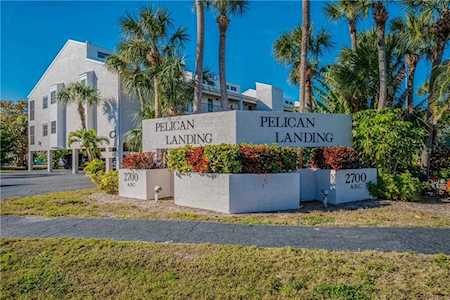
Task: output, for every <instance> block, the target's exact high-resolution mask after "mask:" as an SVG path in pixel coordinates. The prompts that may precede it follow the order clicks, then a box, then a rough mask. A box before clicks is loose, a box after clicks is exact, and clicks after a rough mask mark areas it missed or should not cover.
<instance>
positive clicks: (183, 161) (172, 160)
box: [167, 146, 192, 173]
mask: <svg viewBox="0 0 450 300" xmlns="http://www.w3.org/2000/svg"><path fill="white" fill-rule="evenodd" d="M191 148H192V147H191V146H184V147H181V148H177V149H172V150H169V152H168V153H167V167H168V168H169V169H171V170H177V171H178V172H180V173H189V172H191V171H192V167H191V166H190V165H189V164H188V162H187V153H188V152H189V150H190V149H191Z"/></svg>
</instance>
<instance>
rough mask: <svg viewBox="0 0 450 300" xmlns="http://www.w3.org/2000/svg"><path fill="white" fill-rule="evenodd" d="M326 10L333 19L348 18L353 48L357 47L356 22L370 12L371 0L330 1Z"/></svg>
mask: <svg viewBox="0 0 450 300" xmlns="http://www.w3.org/2000/svg"><path fill="white" fill-rule="evenodd" d="M325 12H326V14H327V16H328V17H329V18H331V19H332V20H335V21H337V20H339V19H341V18H344V19H346V20H347V23H348V29H349V32H350V40H351V42H352V49H353V50H354V49H356V47H357V33H356V24H357V23H358V20H359V19H361V18H365V17H367V14H368V12H369V1H367V0H340V1H337V2H331V3H328V4H327V6H326V7H325Z"/></svg>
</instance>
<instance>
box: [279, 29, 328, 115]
mask: <svg viewBox="0 0 450 300" xmlns="http://www.w3.org/2000/svg"><path fill="white" fill-rule="evenodd" d="M301 40H302V28H301V27H297V28H295V29H294V30H292V31H290V32H287V33H283V34H282V35H281V36H280V37H279V38H278V39H277V40H276V41H275V43H274V46H273V48H274V52H275V57H276V59H277V60H278V61H279V62H281V63H283V64H285V65H288V66H290V71H289V80H290V82H291V83H293V84H300V74H299V70H300V69H299V66H300V65H301ZM332 45H333V43H332V41H331V35H330V34H329V33H328V32H326V31H325V30H321V31H319V32H318V33H316V34H313V35H311V34H310V35H309V41H308V46H309V49H308V53H309V57H308V63H307V71H306V85H305V91H306V94H305V98H306V103H307V106H308V108H314V104H315V103H314V102H313V97H312V96H313V80H315V81H320V80H321V70H320V65H319V58H320V56H321V55H322V54H323V52H324V51H325V50H326V49H328V48H330V47H331V46H332Z"/></svg>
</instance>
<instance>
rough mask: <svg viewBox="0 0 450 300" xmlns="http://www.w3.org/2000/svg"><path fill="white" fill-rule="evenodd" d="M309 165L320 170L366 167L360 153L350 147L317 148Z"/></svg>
mask: <svg viewBox="0 0 450 300" xmlns="http://www.w3.org/2000/svg"><path fill="white" fill-rule="evenodd" d="M309 165H310V166H311V167H313V168H318V169H333V170H342V169H359V168H362V167H364V166H363V163H362V162H361V160H360V158H359V155H358V152H356V151H355V150H354V149H352V148H349V147H331V148H316V149H314V150H313V152H312V153H311V157H310V161H309Z"/></svg>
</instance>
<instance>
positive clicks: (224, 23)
mask: <svg viewBox="0 0 450 300" xmlns="http://www.w3.org/2000/svg"><path fill="white" fill-rule="evenodd" d="M217 24H219V83H220V106H221V108H222V110H227V109H228V96H227V82H226V77H225V42H226V40H225V38H226V33H227V28H228V18H227V17H226V16H224V15H220V16H218V17H217Z"/></svg>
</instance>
